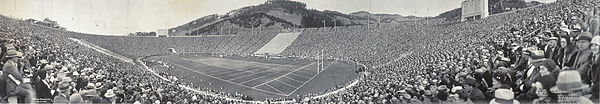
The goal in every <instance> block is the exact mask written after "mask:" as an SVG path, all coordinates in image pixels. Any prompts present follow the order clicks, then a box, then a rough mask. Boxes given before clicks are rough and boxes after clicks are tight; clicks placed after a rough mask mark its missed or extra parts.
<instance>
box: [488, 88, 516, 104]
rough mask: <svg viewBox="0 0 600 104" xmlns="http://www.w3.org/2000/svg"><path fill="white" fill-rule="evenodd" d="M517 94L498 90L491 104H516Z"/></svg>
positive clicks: (506, 90)
mask: <svg viewBox="0 0 600 104" xmlns="http://www.w3.org/2000/svg"><path fill="white" fill-rule="evenodd" d="M514 98H515V93H514V92H512V91H511V90H509V89H497V90H496V91H494V99H493V100H492V101H490V104H514V103H515V102H514Z"/></svg>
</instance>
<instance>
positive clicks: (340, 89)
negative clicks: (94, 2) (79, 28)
mask: <svg viewBox="0 0 600 104" xmlns="http://www.w3.org/2000/svg"><path fill="white" fill-rule="evenodd" d="M468 1H473V0H468ZM485 1H486V2H487V0H485ZM281 2H286V3H287V2H290V1H287V0H273V1H270V2H266V3H265V4H263V5H275V4H278V3H281ZM286 3H281V4H280V5H286V6H287V5H291V4H293V3H296V2H293V3H291V4H286ZM463 4H467V3H463ZM485 5H487V4H485ZM304 6H306V5H304ZM598 6H600V2H599V1H596V0H559V1H556V2H552V3H545V4H539V5H535V6H529V7H526V8H520V9H518V10H513V11H506V12H502V13H496V14H491V15H489V16H488V15H485V16H481V17H477V16H480V15H479V14H475V15H474V16H475V17H470V18H469V19H461V18H441V17H436V18H434V17H430V18H422V19H416V20H406V21H400V22H397V23H380V21H378V22H377V23H370V22H369V21H370V20H367V22H366V23H364V24H363V22H354V21H351V22H348V21H341V20H339V21H340V22H337V21H336V23H334V22H332V21H330V22H331V23H329V22H327V21H325V20H323V22H321V21H317V22H316V24H315V25H313V24H310V23H304V22H306V21H304V20H305V19H297V18H296V19H294V18H295V17H294V16H293V15H281V13H280V12H273V11H269V12H258V13H256V11H261V10H255V9H256V8H258V7H261V6H255V7H256V8H254V9H253V8H250V7H249V8H250V9H247V8H246V9H241V10H238V11H235V13H238V14H232V15H230V16H229V17H225V16H221V17H210V16H207V17H203V19H199V20H211V21H208V22H206V21H194V22H190V23H188V24H185V25H181V26H178V27H175V28H172V29H168V30H161V32H160V33H158V34H156V33H155V35H153V36H145V35H146V34H142V35H140V36H138V35H136V34H134V35H136V36H111V35H101V34H90V33H80V32H74V31H68V30H65V29H64V28H62V27H59V28H56V27H58V26H55V25H52V26H45V25H44V24H36V23H34V22H30V21H25V20H21V19H15V18H11V17H7V16H0V43H1V44H0V46H1V48H2V50H1V54H0V59H1V61H2V63H1V64H2V65H3V67H2V68H3V69H2V77H1V78H2V79H0V80H1V81H0V98H1V102H2V103H15V102H18V103H32V102H38V103H138V104H139V103H158V104H172V103H175V104H190V103H202V104H204V103H211V104H213V103H219V104H221V103H251V104H263V103H264V104H267V103H302V104H321V103H344V104H346V103H351V104H371V103H381V104H397V103H477V104H479V103H490V104H497V103H514V104H518V103H599V99H598V92H600V91H598V88H600V87H599V86H598V83H599V82H600V80H599V79H600V74H598V73H600V72H598V70H600V69H598V66H599V65H600V61H598V60H600V58H599V57H598V56H600V55H597V54H598V53H599V52H600V51H599V50H598V49H599V48H598V47H600V36H599V35H600V34H599V33H600V28H599V27H598V26H597V25H598V23H600V22H599V21H600V20H599V19H598V15H599V14H600V12H598V11H600V8H598ZM265 7H269V6H265ZM277 10H279V9H277ZM249 11H251V14H244V13H247V12H249ZM457 11H460V10H458V9H457ZM463 11H465V10H463ZM313 12H314V11H302V12H298V11H293V13H306V14H307V15H311V13H313ZM278 13H279V14H278ZM319 13H320V12H319ZM326 14H327V13H325V12H324V13H323V15H326ZM457 15H458V14H457ZM305 16H306V15H305ZM469 16H471V15H469ZM325 17H327V16H324V17H322V18H325ZM342 17H343V18H358V19H357V20H356V21H361V20H364V19H360V18H359V17H351V16H347V15H346V16H338V17H332V18H342ZM211 18H218V19H211ZM245 18H252V19H251V20H248V21H251V22H243V20H245ZM303 18H307V17H303ZM319 18H321V17H319ZM367 18H369V19H370V18H371V17H367ZM367 18H365V19H367ZM472 18H477V19H472ZM311 19H315V20H317V19H318V18H316V17H311ZM328 19H329V18H328ZM255 20H261V21H260V22H256V21H255ZM267 20H268V21H270V22H269V23H263V22H265V21H267ZM240 21H242V22H240ZM334 21H335V20H334ZM382 21H383V20H382ZM461 21H465V22H461ZM309 22H314V21H309ZM201 23H203V24H207V25H202V26H195V25H196V24H201ZM252 23H259V24H252ZM305 24H307V25H305ZM267 25H269V26H267ZM319 25H320V26H319ZM224 28H227V29H224ZM15 73H16V74H15ZM15 76H16V77H15ZM574 99H575V100H574Z"/></svg>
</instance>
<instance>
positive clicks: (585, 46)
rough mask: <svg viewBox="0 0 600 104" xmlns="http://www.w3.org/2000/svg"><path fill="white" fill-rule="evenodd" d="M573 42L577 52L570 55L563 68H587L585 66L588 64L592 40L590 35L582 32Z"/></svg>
mask: <svg viewBox="0 0 600 104" xmlns="http://www.w3.org/2000/svg"><path fill="white" fill-rule="evenodd" d="M575 40H576V45H577V50H576V51H575V52H574V53H573V55H571V57H570V58H569V61H567V62H566V63H565V66H568V67H571V69H577V70H579V69H578V68H587V67H586V65H589V63H588V62H590V55H591V51H590V41H591V40H592V34H590V33H589V32H583V33H581V34H580V35H579V36H577V38H576V39H575Z"/></svg>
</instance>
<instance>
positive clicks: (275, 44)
mask: <svg viewBox="0 0 600 104" xmlns="http://www.w3.org/2000/svg"><path fill="white" fill-rule="evenodd" d="M301 33H302V32H290V33H279V34H277V36H275V37H274V38H273V39H271V41H269V43H267V44H265V45H264V46H263V47H262V48H260V49H259V50H257V51H256V52H254V54H264V53H267V54H279V53H281V52H282V51H283V50H285V49H286V48H287V47H288V46H290V45H291V44H292V42H294V40H296V38H298V36H299V35H300V34H301Z"/></svg>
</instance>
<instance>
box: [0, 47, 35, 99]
mask: <svg viewBox="0 0 600 104" xmlns="http://www.w3.org/2000/svg"><path fill="white" fill-rule="evenodd" d="M22 57H23V53H21V52H18V51H16V50H9V51H8V52H7V55H6V58H8V60H7V61H6V63H5V64H4V67H3V68H2V69H3V70H2V71H3V75H2V77H3V78H4V81H5V83H6V85H4V86H6V93H7V94H8V96H18V97H20V98H24V99H25V103H29V102H34V101H33V100H35V92H33V88H32V87H31V85H29V84H28V83H26V82H25V77H24V76H23V74H24V72H23V70H19V69H18V68H19V67H18V66H19V59H20V58H22Z"/></svg>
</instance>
